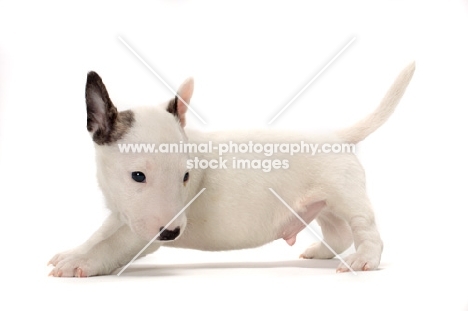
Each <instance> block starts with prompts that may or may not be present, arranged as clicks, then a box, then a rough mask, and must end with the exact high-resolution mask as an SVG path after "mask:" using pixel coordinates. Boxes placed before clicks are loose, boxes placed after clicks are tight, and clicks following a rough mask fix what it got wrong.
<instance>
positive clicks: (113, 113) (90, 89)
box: [86, 71, 134, 145]
mask: <svg viewBox="0 0 468 311" xmlns="http://www.w3.org/2000/svg"><path fill="white" fill-rule="evenodd" d="M86 111H87V124H86V127H87V129H88V132H90V133H92V134H93V141H94V142H95V143H96V144H98V145H106V144H107V145H108V144H111V143H113V142H115V141H117V140H119V139H120V138H122V136H123V135H124V134H125V133H127V132H128V130H129V129H130V127H132V124H133V122H134V114H133V111H131V110H126V111H122V112H120V113H119V112H118V111H117V108H115V106H114V104H112V101H111V99H110V97H109V94H108V93H107V89H106V86H105V85H104V83H103V82H102V79H101V77H99V75H98V74H97V73H95V72H93V71H91V72H89V73H88V78H87V80H86Z"/></svg>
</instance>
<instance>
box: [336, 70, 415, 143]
mask: <svg viewBox="0 0 468 311" xmlns="http://www.w3.org/2000/svg"><path fill="white" fill-rule="evenodd" d="M415 68H416V66H415V63H414V62H413V63H411V64H410V65H408V66H407V67H406V68H405V69H403V71H402V72H401V73H400V75H399V76H398V77H397V78H396V80H395V82H394V83H393V85H392V86H391V87H390V89H389V90H388V91H387V94H385V97H384V98H383V99H382V101H381V102H380V105H379V107H378V108H377V109H376V110H375V111H374V112H373V113H371V114H370V115H368V116H367V117H365V118H364V119H362V120H361V121H359V122H358V123H356V124H355V125H353V126H351V127H349V128H346V129H343V130H340V131H338V132H337V134H338V136H339V137H340V138H341V139H343V140H344V141H346V142H349V143H354V144H357V143H358V142H360V141H362V140H364V139H365V138H366V137H367V136H369V135H370V134H371V133H373V132H374V131H375V130H376V129H378V128H379V127H380V126H381V125H382V124H384V123H385V122H386V121H387V120H388V118H389V117H390V115H391V114H392V113H393V111H394V110H395V108H396V106H397V105H398V103H399V102H400V99H401V97H402V96H403V94H404V93H405V90H406V87H407V86H408V84H409V83H410V81H411V78H412V77H413V73H414V70H415Z"/></svg>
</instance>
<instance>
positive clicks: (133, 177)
mask: <svg viewBox="0 0 468 311" xmlns="http://www.w3.org/2000/svg"><path fill="white" fill-rule="evenodd" d="M414 69H415V66H414V63H413V64H411V65H409V66H408V67H407V68H405V69H404V70H403V71H402V73H401V74H400V75H399V76H398V78H397V79H396V81H395V83H394V84H393V85H392V87H391V88H390V90H389V91H388V93H387V94H386V95H385V97H384V99H383V100H382V102H381V104H380V105H379V107H378V108H377V109H376V110H375V111H374V112H373V113H372V114H371V115H369V116H368V117H366V118H364V119H363V120H362V121H360V122H359V123H357V124H356V125H355V126H352V127H350V128H348V129H344V130H341V131H338V132H336V133H332V134H330V135H328V136H314V135H311V134H308V133H307V134H305V133H291V132H288V133H284V132H272V131H269V130H265V131H246V132H234V131H230V132H215V133H203V132H198V131H193V130H188V129H184V127H185V116H186V112H187V109H188V106H187V105H186V104H189V103H190V99H191V96H192V93H193V80H191V79H188V80H187V81H185V82H184V83H183V84H182V85H181V86H180V88H179V90H178V95H177V96H176V97H175V98H174V99H172V100H170V101H169V103H166V104H165V105H164V107H163V106H155V107H139V108H135V109H132V110H127V111H122V112H118V111H117V109H116V108H115V106H114V105H113V104H112V102H111V100H110V98H109V95H108V93H107V90H106V88H105V86H104V84H103V82H102V80H101V78H100V77H99V76H98V75H97V74H96V73H94V72H90V73H89V74H88V79H87V83H86V105H87V113H88V118H87V128H88V131H89V132H90V134H91V136H92V138H93V140H94V142H95V148H96V157H97V170H98V181H99V185H100V187H101V189H102V191H103V193H104V196H105V199H106V204H107V207H108V208H109V209H110V210H111V214H110V216H109V217H108V219H107V220H106V221H105V222H104V224H103V225H102V227H101V228H100V229H99V230H98V231H97V232H96V233H95V234H94V235H92V236H91V238H90V239H89V240H88V241H86V242H85V243H84V244H82V245H81V246H79V247H77V248H75V249H73V250H71V251H68V252H64V253H61V254H57V255H55V256H54V257H53V258H52V259H51V260H50V263H51V264H52V265H54V266H55V267H54V268H53V270H52V271H51V273H50V274H51V275H53V276H67V277H72V276H77V277H83V276H93V275H105V274H110V273H112V271H114V270H115V269H117V268H119V267H122V266H123V265H125V264H127V263H128V262H129V261H130V260H131V259H132V258H133V257H134V256H135V255H136V254H137V253H138V252H139V251H140V250H141V249H142V248H143V247H144V246H145V245H146V244H147V243H148V241H150V240H151V239H153V238H154V237H155V236H157V235H158V234H159V237H158V239H157V240H155V241H154V243H152V244H151V245H150V246H149V247H148V248H147V249H146V250H145V252H144V253H143V254H142V256H143V255H145V254H148V253H151V252H154V251H155V250H157V249H158V248H159V247H160V246H162V245H164V246H171V247H183V248H193V249H199V250H210V251H217V250H234V249H243V248H252V247H258V246H261V245H264V244H266V243H269V242H271V241H274V240H276V239H280V238H282V239H285V240H286V241H287V242H288V244H291V245H292V244H293V243H294V242H295V238H296V235H297V233H298V232H300V231H301V230H302V229H304V227H305V226H304V223H303V222H301V221H300V220H299V219H298V218H297V217H296V215H294V214H293V213H292V212H291V211H290V210H289V208H288V207H287V206H285V204H284V203H286V204H287V205H289V206H290V207H291V208H292V209H293V210H294V211H295V212H296V213H297V215H298V216H300V218H302V219H303V220H304V221H305V222H306V223H310V222H311V221H312V220H313V219H314V218H316V219H317V221H318V223H319V224H320V226H321V229H322V233H323V236H324V242H325V243H324V242H318V243H315V244H313V245H311V246H310V247H309V248H307V249H306V250H305V251H304V253H303V254H302V255H301V257H303V258H323V259H325V258H333V257H334V256H335V253H337V254H339V253H342V252H343V251H345V250H346V249H347V248H349V247H350V246H351V245H352V243H353V242H354V246H355V248H356V252H355V253H354V254H352V255H350V256H348V257H346V258H345V260H344V262H342V263H341V264H340V265H339V266H338V268H337V271H338V272H345V271H349V270H350V268H352V269H353V270H372V269H376V268H377V267H378V266H379V263H380V256H381V253H382V248H383V244H382V241H381V239H380V235H379V233H378V231H377V228H376V225H375V221H374V214H373V211H372V207H371V204H370V202H369V199H368V197H367V195H366V184H365V176H364V171H363V169H362V167H361V165H360V163H359V161H358V159H357V158H356V156H355V155H354V154H353V153H340V154H331V153H324V152H322V153H316V154H315V155H311V154H309V153H307V154H306V153H298V154H295V155H290V154H287V153H279V154H277V155H275V159H278V160H279V162H278V163H280V164H278V163H277V164H278V165H276V167H275V168H273V169H271V171H269V172H265V169H258V168H257V169H253V168H251V169H239V168H233V161H235V160H236V159H234V157H237V158H242V159H243V160H248V161H251V163H254V162H255V161H254V160H256V161H259V160H262V161H263V160H265V159H269V157H267V156H266V155H264V154H261V153H260V154H259V153H244V154H242V155H237V154H235V153H233V152H232V153H226V154H224V155H223V156H222V158H223V160H227V162H226V163H228V164H226V166H227V168H221V169H201V168H198V169H197V168H192V169H191V170H190V171H189V170H188V164H189V166H192V167H193V166H194V163H195V162H193V161H191V160H194V159H198V160H208V161H210V160H219V154H218V150H213V152H211V153H210V152H208V153H201V152H195V153H190V154H189V153H183V152H179V153H171V154H168V153H161V152H159V153H154V152H153V153H141V152H140V153H137V152H135V153H131V152H130V153H128V152H127V153H125V152H121V150H120V149H119V144H120V146H122V144H139V143H141V144H152V143H154V144H156V145H160V144H168V143H176V144H180V142H184V143H186V142H190V143H199V144H203V143H207V142H209V141H211V142H212V144H213V146H217V145H219V144H223V143H228V142H230V141H232V142H235V143H237V144H241V143H246V144H247V143H249V142H250V141H252V142H253V143H261V144H279V143H299V142H301V141H304V142H308V143H311V142H313V143H316V144H318V146H322V145H323V144H325V143H326V144H334V143H358V142H359V141H361V140H363V139H364V138H366V137H367V136H368V135H369V134H371V133H372V132H374V131H375V130H376V129H377V128H378V127H380V126H381V125H382V124H383V123H384V122H385V121H386V120H387V119H388V117H389V116H390V115H391V114H392V112H393V110H394V109H395V107H396V106H397V104H398V102H399V100H400V98H401V97H402V96H403V93H404V91H405V89H406V87H407V85H408V84H409V82H410V80H411V77H412V75H413V72H414ZM212 163H216V162H215V161H214V162H212ZM258 163H259V162H257V164H258ZM262 163H263V162H262ZM252 165H253V164H252ZM263 168H265V167H263ZM203 188H205V189H206V190H205V191H204V192H203V193H202V194H201V195H200V196H199V197H198V198H197V199H196V200H195V201H193V203H192V204H191V205H190V206H189V207H188V208H187V209H186V210H185V211H183V212H182V213H181V214H180V215H179V216H178V217H177V218H176V219H175V220H174V221H173V222H172V223H171V224H170V225H169V226H167V228H166V230H163V228H164V227H166V225H167V224H168V223H169V222H170V221H171V220H172V219H173V218H174V216H176V215H177V214H178V213H179V212H181V211H182V209H183V208H184V206H186V205H187V203H188V202H189V201H190V200H191V199H192V198H194V197H195V196H196V195H197V194H198V193H199V192H200V191H201V190H202V189H203ZM270 189H271V190H270ZM272 190H273V191H274V192H275V193H276V194H277V195H278V196H279V197H280V198H281V199H282V200H284V202H282V201H281V200H280V199H279V198H278V197H277V196H276V195H275V193H273V191H272ZM160 231H161V232H160ZM328 246H330V247H331V249H332V250H333V251H332V250H330V249H329V248H328Z"/></svg>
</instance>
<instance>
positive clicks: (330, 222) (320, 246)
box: [300, 208, 353, 259]
mask: <svg viewBox="0 0 468 311" xmlns="http://www.w3.org/2000/svg"><path fill="white" fill-rule="evenodd" d="M317 222H318V224H319V225H320V228H321V229H322V234H323V240H322V241H321V242H316V243H314V244H312V245H311V246H310V247H308V248H307V249H306V250H305V251H304V252H303V253H302V254H301V256H300V257H301V258H306V259H312V258H314V259H330V258H333V257H335V255H337V254H341V253H342V252H344V251H345V250H347V249H348V248H349V247H350V246H351V245H352V244H353V234H352V232H351V228H350V226H349V225H348V223H347V222H346V221H344V220H343V219H341V218H339V217H337V216H335V215H334V214H333V213H331V212H330V211H329V210H327V208H324V210H323V211H322V212H321V213H320V215H319V217H318V218H317Z"/></svg>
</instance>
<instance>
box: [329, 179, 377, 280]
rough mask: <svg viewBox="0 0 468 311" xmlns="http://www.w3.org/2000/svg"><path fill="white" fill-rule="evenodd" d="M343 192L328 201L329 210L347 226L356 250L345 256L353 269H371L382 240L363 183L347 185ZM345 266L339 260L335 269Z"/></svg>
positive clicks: (342, 269)
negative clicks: (342, 194) (336, 197)
mask: <svg viewBox="0 0 468 311" xmlns="http://www.w3.org/2000/svg"><path fill="white" fill-rule="evenodd" d="M348 190H349V191H346V194H347V195H344V196H342V197H340V198H338V200H336V202H334V203H332V204H331V207H332V208H333V212H334V213H335V214H336V215H338V216H339V217H341V218H342V219H343V220H344V221H346V222H347V224H348V225H349V228H351V232H352V237H353V240H354V247H355V248H356V253H354V254H351V255H349V256H348V257H346V258H345V262H346V263H347V264H348V265H349V267H351V269H353V270H363V271H365V270H374V269H377V268H378V266H379V264H380V257H381V254H382V250H383V243H382V240H381V239H380V234H379V232H378V231H377V226H376V224H375V219H374V212H373V210H372V207H371V204H370V201H369V199H368V198H367V195H366V193H365V190H364V189H363V187H354V189H352V188H348ZM347 271H349V268H348V267H347V266H346V265H345V264H343V263H340V265H339V266H338V268H337V272H347Z"/></svg>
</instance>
